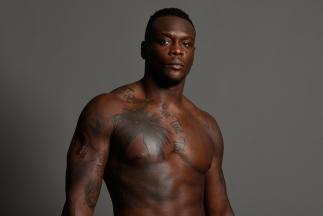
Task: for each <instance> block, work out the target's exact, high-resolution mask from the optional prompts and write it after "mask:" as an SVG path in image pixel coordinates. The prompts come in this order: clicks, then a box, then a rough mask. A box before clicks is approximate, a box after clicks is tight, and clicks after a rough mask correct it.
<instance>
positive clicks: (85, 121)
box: [66, 114, 110, 211]
mask: <svg viewBox="0 0 323 216" xmlns="http://www.w3.org/2000/svg"><path fill="white" fill-rule="evenodd" d="M109 131H110V128H109V122H108V120H107V119H105V118H102V117H100V116H97V115H94V116H93V115H85V116H84V114H82V115H81V116H80V119H79V122H78V124H77V128H76V131H75V133H74V135H73V138H72V141H71V144H70V147H69V150H68V154H67V169H66V197H67V202H68V203H69V204H71V205H73V206H74V207H76V208H74V209H78V210H81V209H82V210H83V211H84V210H86V209H87V210H89V211H92V210H93V208H94V207H95V204H96V201H97V199H98V196H99V193H100V189H101V184H102V179H103V175H104V170H105V164H106V161H107V159H108V153H109Z"/></svg>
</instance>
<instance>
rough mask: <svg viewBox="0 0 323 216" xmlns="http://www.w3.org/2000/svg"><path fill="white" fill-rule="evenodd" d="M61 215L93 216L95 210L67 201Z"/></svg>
mask: <svg viewBox="0 0 323 216" xmlns="http://www.w3.org/2000/svg"><path fill="white" fill-rule="evenodd" d="M61 216H93V210H92V209H89V208H87V207H85V206H82V205H80V204H76V203H72V202H67V201H66V202H65V204H64V207H63V211H62V214H61Z"/></svg>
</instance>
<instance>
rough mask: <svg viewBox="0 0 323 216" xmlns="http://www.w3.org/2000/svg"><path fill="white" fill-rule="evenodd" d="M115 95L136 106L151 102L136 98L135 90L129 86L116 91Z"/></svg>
mask: <svg viewBox="0 0 323 216" xmlns="http://www.w3.org/2000/svg"><path fill="white" fill-rule="evenodd" d="M115 93H117V94H118V95H120V96H121V97H122V98H123V99H124V100H125V101H126V102H128V103H135V104H144V105H145V104H147V103H148V102H149V101H150V100H145V99H139V98H136V97H135V95H134V93H135V90H133V89H132V88H130V87H128V86H123V87H120V88H118V89H117V90H115Z"/></svg>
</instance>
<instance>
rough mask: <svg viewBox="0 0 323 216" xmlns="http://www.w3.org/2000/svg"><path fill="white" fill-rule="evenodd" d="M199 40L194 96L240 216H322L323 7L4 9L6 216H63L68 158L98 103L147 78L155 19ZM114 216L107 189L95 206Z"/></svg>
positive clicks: (192, 4) (76, 4)
mask: <svg viewBox="0 0 323 216" xmlns="http://www.w3.org/2000/svg"><path fill="white" fill-rule="evenodd" d="M173 6H174V7H179V8H181V9H184V10H185V11H186V12H187V13H188V14H189V15H190V16H191V18H192V20H193V22H194V24H195V27H196V30H197V42H196V57H195V63H194V65H193V68H192V71H191V73H190V75H189V76H188V79H187V82H186V88H185V95H186V96H188V97H189V98H191V99H192V100H193V101H194V102H195V103H196V104H197V105H199V106H200V107H201V108H202V109H204V110H206V111H208V112H210V113H211V114H212V115H214V116H215V117H216V118H217V120H218V122H219V124H220V126H221V129H222V133H223V136H224V141H225V155H224V164H223V168H224V174H225V177H226V181H227V188H228V194H229V197H230V200H231V204H232V206H233V208H234V210H235V212H236V215H238V216H240V215H241V216H276V215H277V216H286V215H288V216H289V215H290V216H304V215H306V216H307V215H309V216H314V215H322V214H323V207H322V206H323V198H322V194H323V186H322V182H323V173H322V164H323V159H322V152H323V147H322V145H323V131H322V129H323V126H322V120H323V112H322V110H323V99H322V98H323V97H322V92H323V85H322V83H323V82H322V81H323V75H322V73H323V25H322V20H323V13H322V11H323V2H322V1H319V0H317V1H311V0H307V1H306V0H294V1H292V0H290V1H287V0H271V1H269V0H268V1H264V0H257V1H256V0H244V1H240V0H217V1H193V0H190V1H188V0H186V1H184V0H183V1H170V0H168V1H148V0H145V1H102V0H101V1H84V0H80V1H76V0H73V1H46V0H38V1H36V0H29V1H24V0H16V1H9V0H2V1H1V2H0V25H1V26H0V27H1V34H0V98H1V106H0V113H1V126H0V133H1V140H0V142H1V215H15V216H16V215H17V216H18V215H19V216H20V215H26V216H29V215H30V216H34V215H46V216H55V215H60V212H61V209H62V207H63V204H64V199H65V197H64V176H65V166H66V153H67V149H68V145H69V142H70V140H71V137H72V134H73V132H74V129H75V125H76V121H77V118H78V116H79V114H80V112H81V110H82V108H83V107H84V105H85V104H86V103H87V102H88V101H89V100H90V99H91V98H92V97H94V96H95V95H97V94H100V93H103V92H108V91H110V90H112V89H114V88H116V87H118V86H120V85H123V84H126V83H129V82H132V81H135V80H138V79H140V78H141V77H142V75H143V68H144V62H143V60H142V59H141V58H140V42H141V41H142V39H143V36H144V29H145V26H146V24H147V21H148V18H149V16H150V15H152V13H153V12H154V11H156V10H157V9H160V8H163V7H173ZM95 215H98V216H103V215H112V207H111V202H110V198H109V195H108V192H107V191H106V187H105V186H103V187H102V190H101V196H100V199H99V202H98V205H97V208H96V214H95Z"/></svg>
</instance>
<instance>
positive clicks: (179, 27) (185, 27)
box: [152, 16, 195, 38]
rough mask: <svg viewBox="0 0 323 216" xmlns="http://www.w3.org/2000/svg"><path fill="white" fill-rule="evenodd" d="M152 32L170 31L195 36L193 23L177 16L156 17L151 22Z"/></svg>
mask: <svg viewBox="0 0 323 216" xmlns="http://www.w3.org/2000/svg"><path fill="white" fill-rule="evenodd" d="M152 33H153V34H161V33H170V34H180V35H185V36H189V37H192V38H194V37H195V29H194V27H193V25H192V24H191V23H190V22H189V21H188V20H186V19H184V18H181V17H177V16H162V17H158V18H157V19H156V20H155V21H154V22H153V24H152Z"/></svg>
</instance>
